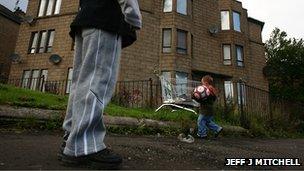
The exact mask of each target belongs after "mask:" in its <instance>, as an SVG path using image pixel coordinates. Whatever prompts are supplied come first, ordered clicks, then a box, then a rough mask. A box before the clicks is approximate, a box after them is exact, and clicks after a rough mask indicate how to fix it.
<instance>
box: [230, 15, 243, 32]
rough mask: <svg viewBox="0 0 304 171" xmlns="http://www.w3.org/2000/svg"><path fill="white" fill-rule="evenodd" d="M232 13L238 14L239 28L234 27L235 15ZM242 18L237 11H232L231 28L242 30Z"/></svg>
mask: <svg viewBox="0 0 304 171" xmlns="http://www.w3.org/2000/svg"><path fill="white" fill-rule="evenodd" d="M234 14H238V17H239V30H237V29H236V24H235V21H236V20H235V15H234ZM241 20H242V18H241V13H240V12H237V11H232V21H233V30H234V31H236V32H242V25H241V24H242V21H241Z"/></svg>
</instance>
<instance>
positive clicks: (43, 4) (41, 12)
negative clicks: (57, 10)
mask: <svg viewBox="0 0 304 171" xmlns="http://www.w3.org/2000/svg"><path fill="white" fill-rule="evenodd" d="M46 2H47V0H41V1H40V7H39V12H38V17H41V16H44V13H45V7H46Z"/></svg>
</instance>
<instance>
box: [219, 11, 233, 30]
mask: <svg viewBox="0 0 304 171" xmlns="http://www.w3.org/2000/svg"><path fill="white" fill-rule="evenodd" d="M223 12H228V15H227V16H228V19H227V21H228V24H227V23H226V24H227V26H228V28H223V26H224V25H223V23H224V22H223V15H222V13H223ZM230 13H231V12H230V10H221V30H222V31H226V30H231V21H230V20H231V19H230V18H231V17H230Z"/></svg>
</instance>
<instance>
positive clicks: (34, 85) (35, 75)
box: [30, 70, 40, 90]
mask: <svg viewBox="0 0 304 171" xmlns="http://www.w3.org/2000/svg"><path fill="white" fill-rule="evenodd" d="M39 80H40V70H32V78H31V87H30V89H31V90H37V89H38V83H39Z"/></svg>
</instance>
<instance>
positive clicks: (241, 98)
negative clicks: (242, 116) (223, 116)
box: [237, 82, 246, 105]
mask: <svg viewBox="0 0 304 171" xmlns="http://www.w3.org/2000/svg"><path fill="white" fill-rule="evenodd" d="M237 91H238V104H239V105H241V104H242V105H246V89H245V83H242V82H238V83H237Z"/></svg>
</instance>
